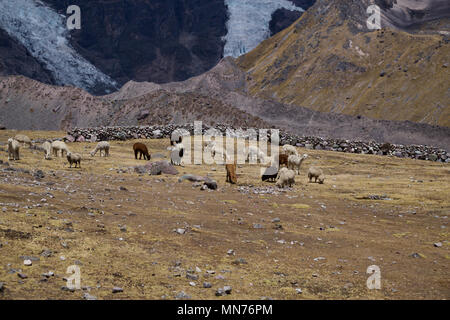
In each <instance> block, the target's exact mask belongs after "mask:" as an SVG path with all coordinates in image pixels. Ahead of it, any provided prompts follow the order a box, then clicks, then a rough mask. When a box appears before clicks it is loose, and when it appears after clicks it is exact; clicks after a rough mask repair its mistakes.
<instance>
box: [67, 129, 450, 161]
mask: <svg viewBox="0 0 450 320" xmlns="http://www.w3.org/2000/svg"><path fill="white" fill-rule="evenodd" d="M212 128H214V129H215V130H217V132H219V133H220V134H222V135H224V136H228V137H234V138H244V139H257V140H260V139H261V140H267V141H269V142H270V141H271V139H270V138H271V136H270V135H271V132H270V130H269V131H267V132H266V133H265V134H264V136H260V131H259V130H258V129H253V130H251V128H234V127H231V126H228V125H224V124H217V125H215V126H214V127H210V126H207V125H203V127H202V134H205V132H206V131H207V130H209V129H212ZM176 129H185V130H187V131H188V132H189V133H190V134H191V135H193V134H194V124H185V125H173V124H169V125H153V126H133V127H100V128H75V129H73V130H71V131H69V132H68V134H67V136H66V137H65V138H64V140H66V141H69V142H74V141H78V142H84V141H91V142H96V141H111V140H122V141H125V140H130V139H165V138H170V135H171V134H172V132H173V131H174V130H176ZM285 144H290V145H293V146H297V147H304V148H307V149H315V150H329V151H338V152H348V153H361V154H376V155H389V156H395V157H401V158H412V159H419V160H430V161H439V162H447V163H450V153H448V152H447V151H445V150H443V149H439V148H435V147H430V146H424V145H408V146H405V145H399V144H390V143H377V142H374V141H372V142H363V141H350V140H344V139H330V138H321V137H300V136H297V135H292V134H290V133H288V132H285V131H281V130H280V145H285Z"/></svg>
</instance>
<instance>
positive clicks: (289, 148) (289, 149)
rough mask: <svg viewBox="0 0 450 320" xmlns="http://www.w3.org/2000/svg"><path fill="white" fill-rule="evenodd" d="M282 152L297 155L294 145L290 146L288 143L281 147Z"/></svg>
mask: <svg viewBox="0 0 450 320" xmlns="http://www.w3.org/2000/svg"><path fill="white" fill-rule="evenodd" d="M282 150H283V153H284V154H287V155H288V156H289V155H291V154H292V155H298V152H297V149H296V148H295V147H294V146H291V145H290V144H285V145H284V146H283V148H282Z"/></svg>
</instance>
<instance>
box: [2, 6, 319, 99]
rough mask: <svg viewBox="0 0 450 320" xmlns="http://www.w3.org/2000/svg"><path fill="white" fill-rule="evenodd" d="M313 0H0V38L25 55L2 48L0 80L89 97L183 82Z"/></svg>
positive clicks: (260, 37) (286, 20) (255, 41)
mask: <svg viewBox="0 0 450 320" xmlns="http://www.w3.org/2000/svg"><path fill="white" fill-rule="evenodd" d="M313 2H314V0H255V1H242V0H151V1H150V0H142V1H135V0H105V1H90V0H70V1H69V0H63V1H61V0H42V1H38V0H16V1H10V0H0V39H3V38H5V39H6V42H8V43H9V42H16V43H18V44H19V45H20V46H22V49H21V50H22V51H25V52H26V53H27V56H28V57H26V58H25V59H20V60H18V59H17V58H16V59H12V58H11V56H13V57H18V56H17V55H14V54H15V53H18V54H19V55H20V54H21V53H20V52H19V51H18V49H16V48H10V49H8V50H6V49H5V45H3V46H2V45H1V42H0V67H1V69H0V75H16V74H19V75H25V76H28V77H31V78H33V79H36V80H39V81H44V82H46V83H51V84H58V85H73V86H77V87H79V88H83V89H85V90H87V91H89V92H91V93H94V94H104V93H109V92H112V91H115V90H117V89H118V88H120V86H121V85H123V84H124V83H126V82H127V81H129V80H135V81H152V82H156V83H167V82H171V81H182V80H186V79H188V78H190V77H192V76H196V75H199V74H202V73H204V72H205V71H207V70H209V69H211V68H212V67H213V66H215V65H216V64H217V63H218V62H219V61H220V59H221V58H222V57H223V56H227V55H232V56H238V55H240V54H243V53H245V52H248V51H249V50H251V49H253V48H254V47H256V46H257V45H258V44H259V43H260V42H261V41H262V40H264V39H266V38H268V37H269V36H270V35H271V34H274V33H276V32H278V31H280V30H282V29H283V28H285V27H287V26H289V25H290V24H291V23H292V22H294V21H295V19H297V18H298V17H299V16H300V15H301V14H302V12H303V9H307V8H308V7H309V6H310V5H311V4H312V3H313ZM70 5H77V6H79V7H80V10H81V29H80V30H72V31H68V30H67V28H66V17H67V16H68V15H67V12H66V10H67V8H68V7H69V6H70ZM280 10H281V11H280ZM255 12H257V13H258V14H255ZM2 47H3V48H2ZM23 49H25V50H23ZM22 60H23V61H22ZM3 61H5V62H3ZM6 64H7V66H6ZM39 68H40V69H41V70H39ZM49 73H50V75H51V77H49Z"/></svg>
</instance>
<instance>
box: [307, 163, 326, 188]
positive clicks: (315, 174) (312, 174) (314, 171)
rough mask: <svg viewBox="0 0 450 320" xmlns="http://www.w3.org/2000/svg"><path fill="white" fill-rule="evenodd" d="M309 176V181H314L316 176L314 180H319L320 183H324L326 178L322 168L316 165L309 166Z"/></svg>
mask: <svg viewBox="0 0 450 320" xmlns="http://www.w3.org/2000/svg"><path fill="white" fill-rule="evenodd" d="M308 178H309V182H312V179H313V178H314V182H319V183H320V184H323V181H324V180H325V176H324V175H323V171H322V169H320V168H316V167H311V168H309V170H308Z"/></svg>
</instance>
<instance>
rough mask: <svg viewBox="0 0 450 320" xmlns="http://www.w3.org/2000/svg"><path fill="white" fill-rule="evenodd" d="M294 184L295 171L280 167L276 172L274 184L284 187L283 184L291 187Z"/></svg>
mask: <svg viewBox="0 0 450 320" xmlns="http://www.w3.org/2000/svg"><path fill="white" fill-rule="evenodd" d="M293 184H295V171H294V170H289V169H288V168H281V169H280V171H279V172H278V176H277V183H276V186H277V187H279V188H284V187H285V186H289V187H292V185H293Z"/></svg>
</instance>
